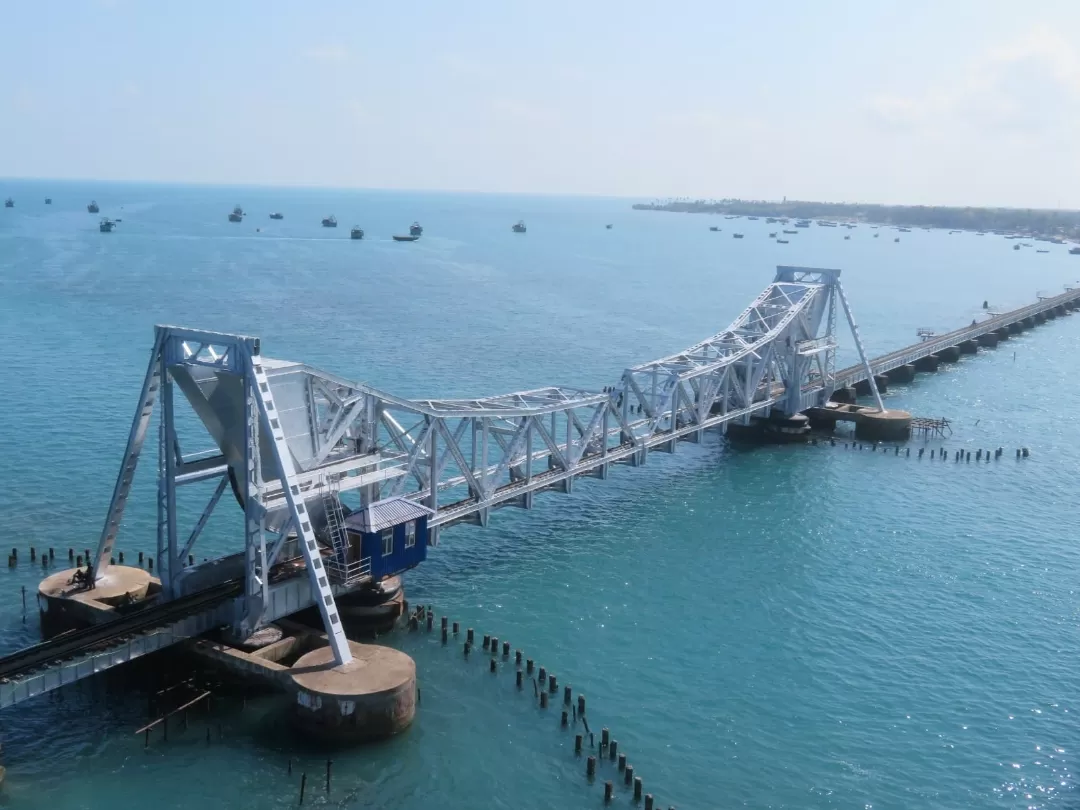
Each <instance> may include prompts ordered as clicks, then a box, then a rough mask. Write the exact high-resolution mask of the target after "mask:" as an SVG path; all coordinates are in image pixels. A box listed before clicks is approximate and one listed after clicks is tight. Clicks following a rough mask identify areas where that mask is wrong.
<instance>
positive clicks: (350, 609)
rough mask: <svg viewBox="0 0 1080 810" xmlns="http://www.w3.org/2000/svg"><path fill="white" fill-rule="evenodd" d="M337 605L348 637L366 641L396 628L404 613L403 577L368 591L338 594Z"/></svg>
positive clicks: (371, 587) (377, 584) (395, 578)
mask: <svg viewBox="0 0 1080 810" xmlns="http://www.w3.org/2000/svg"><path fill="white" fill-rule="evenodd" d="M335 601H336V602H337V606H338V613H340V614H341V620H342V621H343V622H344V623H345V629H346V630H348V632H349V635H350V636H353V635H355V636H359V637H361V638H366V637H368V636H376V635H379V634H380V633H388V632H390V631H391V630H392V629H393V628H394V625H395V624H396V623H397V620H398V619H399V618H401V616H402V614H403V613H404V610H405V587H404V586H403V585H402V582H401V577H387V578H386V579H384V580H383V581H382V582H374V583H371V585H370V586H369V587H367V588H361V589H359V590H355V591H350V592H349V593H345V594H339V595H338V596H337V598H336V600H335Z"/></svg>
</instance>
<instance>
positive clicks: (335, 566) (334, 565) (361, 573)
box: [323, 557, 371, 585]
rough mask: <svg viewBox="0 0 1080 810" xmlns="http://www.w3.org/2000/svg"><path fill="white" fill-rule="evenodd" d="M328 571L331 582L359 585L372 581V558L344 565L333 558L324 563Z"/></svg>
mask: <svg viewBox="0 0 1080 810" xmlns="http://www.w3.org/2000/svg"><path fill="white" fill-rule="evenodd" d="M323 565H325V566H326V570H327V571H328V572H329V573H330V581H331V582H336V583H337V584H338V585H357V584H359V583H361V582H363V581H364V580H367V579H371V557H365V558H364V559H362V560H356V561H354V562H346V563H343V562H341V561H339V560H338V559H336V558H334V557H331V558H330V559H328V560H324V561H323Z"/></svg>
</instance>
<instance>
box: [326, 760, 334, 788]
mask: <svg viewBox="0 0 1080 810" xmlns="http://www.w3.org/2000/svg"><path fill="white" fill-rule="evenodd" d="M333 764H334V760H332V759H328V760H326V795H327V796H329V795H330V768H331V767H332V766H333Z"/></svg>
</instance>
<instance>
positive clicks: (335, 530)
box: [321, 479, 371, 585]
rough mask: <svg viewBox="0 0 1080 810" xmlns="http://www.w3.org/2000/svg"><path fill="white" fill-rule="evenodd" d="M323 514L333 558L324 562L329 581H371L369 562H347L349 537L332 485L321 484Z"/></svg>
mask: <svg viewBox="0 0 1080 810" xmlns="http://www.w3.org/2000/svg"><path fill="white" fill-rule="evenodd" d="M321 490H322V502H323V512H324V513H325V514H326V534H327V536H328V537H329V538H330V545H331V547H332V548H333V550H334V556H333V557H331V558H330V559H329V560H327V561H326V570H327V571H329V572H330V579H332V580H333V581H334V582H337V583H338V584H340V585H356V584H357V583H359V582H363V581H364V580H367V579H371V560H370V559H366V560H356V561H352V562H350V561H349V556H350V554H349V552H350V550H351V549H350V548H349V535H348V532H346V531H345V516H344V514H343V513H342V511H341V499H340V498H339V497H338V494H337V491H336V489H335V488H334V486H333V484H332V483H331V482H329V481H327V480H325V479H324V480H323V482H322V487H321Z"/></svg>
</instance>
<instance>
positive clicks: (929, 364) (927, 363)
mask: <svg viewBox="0 0 1080 810" xmlns="http://www.w3.org/2000/svg"><path fill="white" fill-rule="evenodd" d="M940 364H941V359H940V358H939V357H938V356H937V355H936V354H928V355H926V357H920V358H919V359H918V360H916V361H915V368H917V369H918V370H919V371H937V370H938V366H939V365H940Z"/></svg>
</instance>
